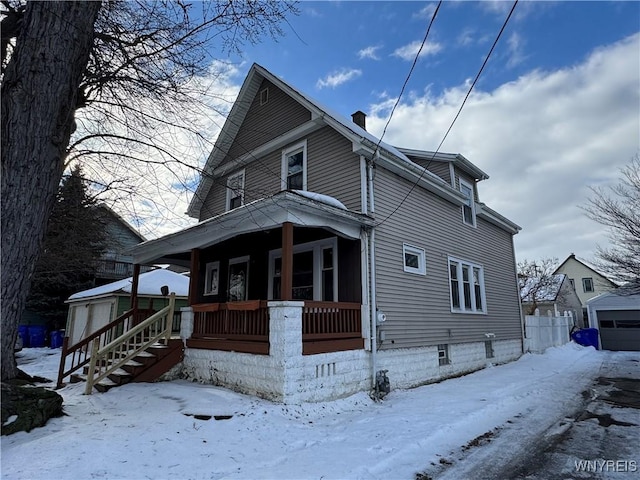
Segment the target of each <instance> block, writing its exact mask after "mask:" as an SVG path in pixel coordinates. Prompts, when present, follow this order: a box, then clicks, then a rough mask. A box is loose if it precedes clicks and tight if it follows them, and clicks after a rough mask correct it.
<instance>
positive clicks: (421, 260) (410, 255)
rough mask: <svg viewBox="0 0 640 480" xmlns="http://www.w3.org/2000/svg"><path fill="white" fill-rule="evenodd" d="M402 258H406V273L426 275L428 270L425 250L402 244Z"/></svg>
mask: <svg viewBox="0 0 640 480" xmlns="http://www.w3.org/2000/svg"><path fill="white" fill-rule="evenodd" d="M402 256H403V258H404V271H405V272H409V273H417V274H419V275H425V274H426V271H427V268H426V258H425V257H426V255H425V252H424V249H422V248H418V247H414V246H411V245H407V244H406V243H404V244H402Z"/></svg>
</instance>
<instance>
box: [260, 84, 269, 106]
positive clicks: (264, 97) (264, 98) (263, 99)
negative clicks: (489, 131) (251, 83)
mask: <svg viewBox="0 0 640 480" xmlns="http://www.w3.org/2000/svg"><path fill="white" fill-rule="evenodd" d="M268 101H269V87H267V88H263V89H262V90H260V105H264V104H265V103H267V102H268Z"/></svg>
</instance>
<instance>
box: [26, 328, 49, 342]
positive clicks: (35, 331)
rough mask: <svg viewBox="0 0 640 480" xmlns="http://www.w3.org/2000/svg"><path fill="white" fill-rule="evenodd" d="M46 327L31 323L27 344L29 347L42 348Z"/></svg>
mask: <svg viewBox="0 0 640 480" xmlns="http://www.w3.org/2000/svg"><path fill="white" fill-rule="evenodd" d="M46 336H47V327H45V326H43V325H31V326H30V327H29V346H30V347H31V348H42V347H44V346H45V338H46Z"/></svg>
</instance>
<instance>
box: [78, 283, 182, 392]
mask: <svg viewBox="0 0 640 480" xmlns="http://www.w3.org/2000/svg"><path fill="white" fill-rule="evenodd" d="M175 299H176V294H175V293H173V292H171V294H169V305H167V306H166V307H164V308H163V309H162V310H159V311H158V312H156V313H154V314H153V315H151V316H150V317H149V318H147V319H146V320H144V321H142V322H140V323H139V324H138V325H136V326H135V327H133V328H132V329H130V330H128V331H126V332H125V333H123V334H122V335H120V336H119V337H118V338H116V339H114V340H112V341H111V342H110V343H108V344H107V345H105V346H104V347H102V348H100V340H99V339H98V338H96V339H94V341H93V345H92V351H91V360H90V362H89V372H88V373H87V386H86V388H85V392H84V393H85V395H91V392H92V390H93V386H94V385H95V384H96V383H98V382H100V380H102V379H104V378H106V377H107V376H108V375H111V374H112V373H113V372H115V371H116V370H117V369H119V368H120V367H122V366H123V365H124V364H125V363H127V362H129V361H130V360H132V359H133V358H135V357H136V356H137V355H138V354H139V353H140V352H142V351H144V350H146V349H147V348H149V347H150V346H151V345H153V344H154V343H156V342H157V341H158V340H160V339H161V338H162V337H164V338H165V341H166V342H167V343H168V342H169V339H170V338H171V327H172V324H173V311H174V307H175ZM163 317H166V319H167V321H166V324H165V327H164V329H163V330H161V331H160V333H157V334H156V335H154V336H152V337H149V339H148V340H146V341H145V342H143V343H142V344H141V345H140V346H138V347H137V348H135V349H133V350H128V352H127V355H125V356H124V357H122V358H121V359H120V360H119V361H117V362H115V363H112V364H111V366H109V368H107V369H105V370H104V371H103V372H101V373H100V374H99V375H98V376H94V375H95V369H96V365H97V363H98V360H99V359H106V358H107V356H108V354H109V353H114V352H115V351H116V350H117V349H118V348H119V347H121V346H122V345H124V344H126V343H127V342H128V341H129V340H131V339H132V338H134V337H135V336H136V335H137V334H138V333H140V332H142V331H143V330H145V329H146V328H147V327H149V326H151V325H152V324H153V323H154V322H156V321H158V320H159V319H161V318H163Z"/></svg>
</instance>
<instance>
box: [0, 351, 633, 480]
mask: <svg viewBox="0 0 640 480" xmlns="http://www.w3.org/2000/svg"><path fill="white" fill-rule="evenodd" d="M610 354H611V352H602V351H595V350H594V349H593V348H591V347H580V346H578V345H575V344H573V343H571V344H568V345H565V346H563V347H556V348H551V349H549V350H547V352H546V353H545V354H543V355H531V354H526V355H524V356H523V357H522V358H521V359H520V360H518V361H516V362H513V363H510V364H507V365H501V366H490V367H488V368H486V369H484V370H482V371H479V372H476V373H474V374H471V375H467V376H464V377H460V378H456V379H451V380H447V381H444V382H441V383H438V384H432V385H426V386H423V387H420V388H415V389H412V390H394V391H392V392H391V393H390V394H389V395H388V396H387V397H386V398H385V399H384V401H382V402H380V403H375V402H373V401H372V400H371V399H370V398H369V397H368V396H367V394H365V393H361V394H357V395H354V396H351V397H349V398H345V399H342V400H338V401H334V402H327V403H319V404H305V405H279V404H273V403H270V402H268V401H265V400H261V399H257V398H255V397H250V396H246V395H241V394H237V393H234V392H232V391H229V390H226V389H223V388H219V387H213V386H210V385H201V384H194V383H189V382H186V381H173V382H164V383H153V384H128V385H125V386H123V387H120V388H115V389H112V390H110V391H109V392H107V393H105V394H100V393H94V394H93V395H90V396H85V395H82V391H83V390H84V384H72V385H68V386H66V387H65V388H63V389H61V390H59V393H60V394H62V395H63V397H64V409H65V412H66V414H67V415H66V416H64V417H61V418H57V419H52V420H50V421H49V423H48V424H47V425H46V426H45V427H43V428H38V429H35V430H33V431H31V432H30V433H24V432H20V433H17V434H14V435H10V436H3V437H2V478H3V479H7V480H9V479H73V480H77V479H90V478H108V479H120V478H125V479H143V478H151V479H165V478H167V479H219V478H226V479H245V478H251V479H260V478H266V479H272V478H273V479H307V478H317V479H319V478H323V479H389V478H393V479H402V478H405V479H413V478H416V475H417V474H419V473H422V472H424V474H425V476H424V477H422V478H440V476H442V477H443V478H445V477H446V478H467V476H470V477H471V478H480V477H481V475H480V471H481V470H480V469H481V468H482V464H483V463H486V462H487V459H488V458H491V459H492V461H496V462H499V461H501V460H505V459H506V458H508V457H509V456H512V455H515V454H517V453H518V452H517V450H518V445H520V444H522V445H524V444H525V443H526V442H520V440H521V439H524V438H530V437H531V436H532V435H536V434H541V433H543V432H545V431H548V430H549V429H550V428H551V429H553V428H554V425H561V424H562V422H561V420H562V419H563V418H564V416H566V415H567V414H568V413H569V412H572V411H574V410H575V408H577V406H578V405H579V404H581V403H582V402H583V401H584V397H583V395H582V393H583V392H585V391H588V390H589V388H590V386H591V384H592V382H593V381H594V379H595V378H596V377H598V375H599V370H600V368H601V365H602V364H603V362H604V361H605V359H606V358H607V355H610ZM17 355H18V363H19V365H20V367H21V368H22V369H23V370H25V371H26V372H28V373H30V374H33V375H41V376H45V377H47V378H50V379H52V380H53V379H55V377H56V373H57V368H58V361H59V355H60V350H59V349H57V350H50V349H46V348H43V349H24V350H23V351H22V352H20V353H18V354H17ZM618 355H629V356H633V357H634V358H635V359H640V353H639V352H629V353H625V354H618ZM391 381H392V382H393V378H391ZM392 386H393V385H392ZM559 422H560V423H559ZM638 440H639V442H640V439H638ZM505 446H506V448H505ZM478 452H482V454H481V455H480V454H478ZM473 462H476V463H477V468H478V470H476V473H477V474H474V473H473V471H474V468H473V467H474V464H473ZM470 472H471V473H470ZM427 475H428V476H427ZM419 477H420V476H419Z"/></svg>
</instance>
